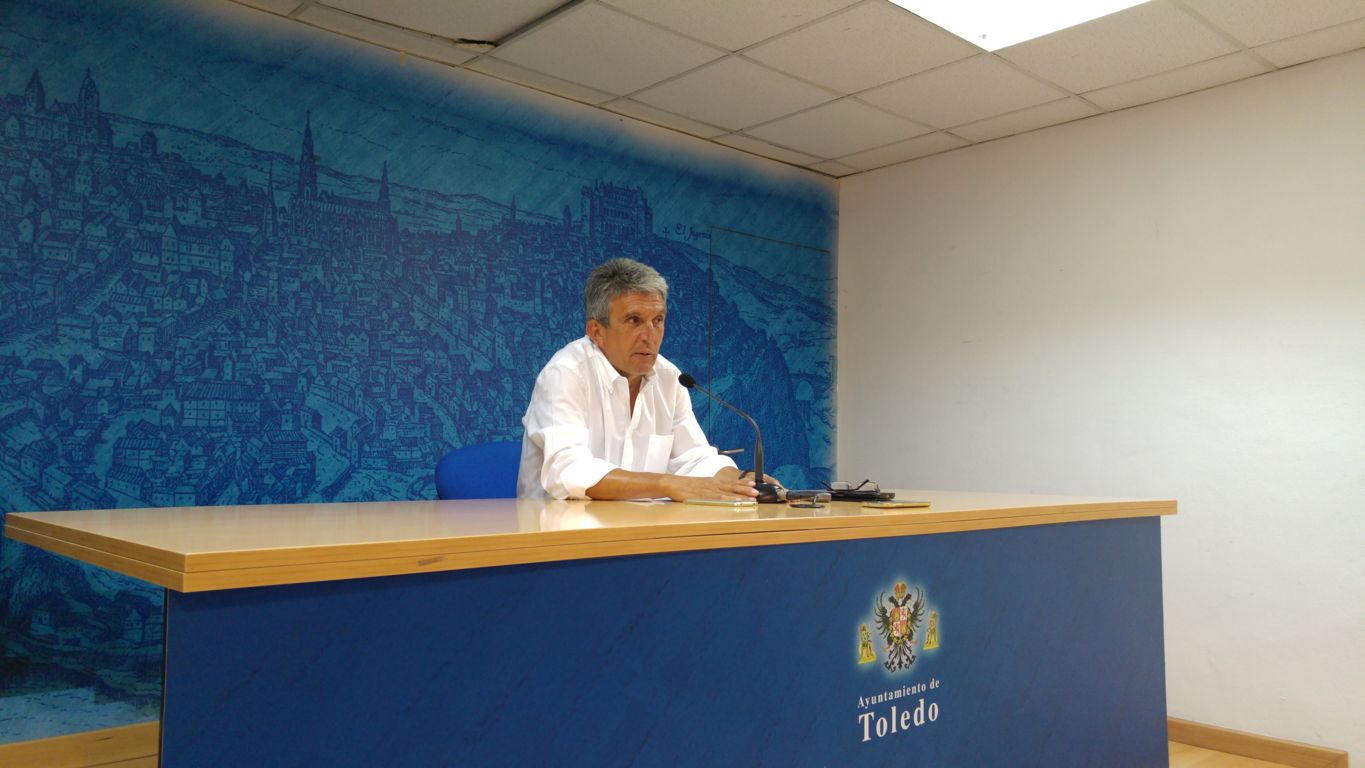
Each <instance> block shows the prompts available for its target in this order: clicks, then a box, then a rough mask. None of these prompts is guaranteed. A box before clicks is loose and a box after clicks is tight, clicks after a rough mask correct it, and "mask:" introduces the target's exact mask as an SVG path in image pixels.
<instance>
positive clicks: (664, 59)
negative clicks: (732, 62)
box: [490, 3, 723, 95]
mask: <svg viewBox="0 0 1365 768" xmlns="http://www.w3.org/2000/svg"><path fill="white" fill-rule="evenodd" d="M490 55H492V56H495V57H497V58H499V59H503V60H506V61H510V62H512V63H513V64H518V65H520V66H523V67H526V68H528V69H534V70H536V71H538V72H544V73H546V74H549V75H553V76H555V77H558V78H560V79H562V80H568V81H570V82H574V83H581V84H583V85H586V86H588V87H589V88H594V89H596V90H599V91H607V92H608V93H614V94H617V95H624V94H627V93H630V92H632V91H635V90H638V89H640V88H644V87H646V86H648V85H651V84H653V83H657V82H659V81H660V80H664V79H667V78H669V77H672V76H674V75H676V74H678V73H680V72H685V71H687V70H689V69H692V68H693V67H696V66H699V65H701V64H704V63H706V62H708V61H711V60H712V59H715V58H717V57H719V56H721V55H723V52H722V51H720V50H718V49H716V48H712V47H710V46H707V45H702V44H701V43H698V42H695V41H693V40H689V39H687V38H685V37H682V36H680V35H675V34H673V33H672V32H668V31H665V30H662V29H659V28H658V27H656V26H653V25H652V24H646V23H645V22H643V21H639V20H638V19H633V18H631V17H629V16H626V15H624V14H622V13H618V12H616V11H613V10H609V9H607V8H606V7H604V6H601V5H594V4H591V3H589V4H584V5H580V6H578V7H576V8H572V9H570V10H568V11H566V12H564V13H562V14H560V15H558V16H556V17H554V18H552V19H550V20H549V21H547V22H545V23H544V24H542V25H541V26H539V27H536V28H535V29H532V30H531V31H530V32H527V33H526V34H524V35H522V36H520V37H518V38H516V39H515V40H513V41H512V42H510V43H507V44H506V45H503V46H499V47H498V48H497V49H495V50H494V51H493V53H492V54H490Z"/></svg>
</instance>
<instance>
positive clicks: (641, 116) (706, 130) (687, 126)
mask: <svg viewBox="0 0 1365 768" xmlns="http://www.w3.org/2000/svg"><path fill="white" fill-rule="evenodd" d="M602 108H603V109H610V110H611V111H612V112H616V113H617V114H621V115H625V116H626V117H633V118H635V119H637V120H643V121H645V122H646V123H653V124H655V125H662V126H664V127H665V128H672V129H674V130H676V131H682V132H683V133H690V134H692V135H693V136H700V137H702V138H703V139H711V138H715V137H716V136H719V135H721V134H722V133H725V132H726V131H725V129H724V128H717V127H715V126H714V125H707V124H706V123H699V122H697V121H696V120H689V119H687V118H685V117H683V116H682V115H675V114H673V113H672V112H668V111H666V110H662V109H659V108H657V107H651V106H649V105H648V104H641V103H640V102H638V101H633V100H631V99H617V100H616V101H612V102H609V103H607V104H603V105H602Z"/></svg>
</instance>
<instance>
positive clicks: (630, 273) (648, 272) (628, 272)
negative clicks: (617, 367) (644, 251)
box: [583, 259, 668, 325]
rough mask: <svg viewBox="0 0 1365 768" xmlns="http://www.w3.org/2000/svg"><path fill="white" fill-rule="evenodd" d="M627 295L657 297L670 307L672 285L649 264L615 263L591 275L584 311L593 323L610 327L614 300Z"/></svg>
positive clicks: (629, 261)
mask: <svg viewBox="0 0 1365 768" xmlns="http://www.w3.org/2000/svg"><path fill="white" fill-rule="evenodd" d="M627 293H657V294H659V297H660V298H662V299H663V300H664V303H665V304H667V303H668V281H667V280H665V279H664V276H663V275H661V274H659V273H658V271H656V270H655V269H654V268H653V267H651V266H649V265H648V264H641V263H640V262H638V261H635V260H634V259H612V260H611V261H609V262H607V263H606V264H603V265H602V266H600V267H598V268H597V269H594V270H593V271H592V274H590V275H588V282H587V284H586V285H584V286H583V311H584V313H585V314H586V315H587V316H588V319H589V320H596V321H597V322H599V323H601V324H602V325H607V324H608V320H610V318H611V302H612V300H613V299H615V298H616V297H617V296H621V295H623V294H627Z"/></svg>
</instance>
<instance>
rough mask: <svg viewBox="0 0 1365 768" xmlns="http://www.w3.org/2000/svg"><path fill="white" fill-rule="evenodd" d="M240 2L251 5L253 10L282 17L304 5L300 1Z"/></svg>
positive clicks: (253, 0)
mask: <svg viewBox="0 0 1365 768" xmlns="http://www.w3.org/2000/svg"><path fill="white" fill-rule="evenodd" d="M238 2H241V3H243V4H245V5H249V6H251V7H252V8H259V9H261V10H263V11H270V12H271V13H278V14H279V15H281V16H284V15H286V14H288V13H289V12H290V11H292V10H294V9H295V8H298V7H299V6H300V5H302V4H303V3H301V2H299V0H238Z"/></svg>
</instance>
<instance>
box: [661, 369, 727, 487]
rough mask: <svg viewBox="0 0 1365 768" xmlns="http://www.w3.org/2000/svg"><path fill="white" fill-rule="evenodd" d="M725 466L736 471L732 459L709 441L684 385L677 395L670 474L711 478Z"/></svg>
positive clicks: (669, 462) (679, 388)
mask: <svg viewBox="0 0 1365 768" xmlns="http://www.w3.org/2000/svg"><path fill="white" fill-rule="evenodd" d="M726 467H730V468H735V469H737V467H736V466H735V462H734V461H732V460H731V459H730V457H729V456H721V455H720V452H719V451H717V450H716V448H715V446H713V445H711V443H710V442H708V441H707V439H706V435H705V434H704V433H703V432H702V431H701V424H700V423H699V422H698V421H697V416H696V414H694V413H693V412H692V398H691V397H690V396H689V395H688V393H687V390H686V389H684V388H683V387H682V386H678V387H677V391H676V392H674V404H673V455H672V457H670V458H669V460H668V473H669V474H671V475H686V476H689V477H711V476H713V475H715V474H716V473H717V472H719V471H721V470H722V469H725V468H726Z"/></svg>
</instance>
